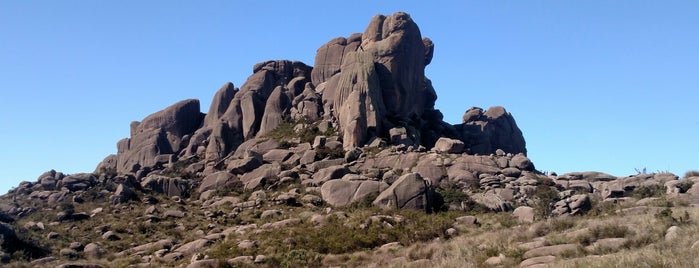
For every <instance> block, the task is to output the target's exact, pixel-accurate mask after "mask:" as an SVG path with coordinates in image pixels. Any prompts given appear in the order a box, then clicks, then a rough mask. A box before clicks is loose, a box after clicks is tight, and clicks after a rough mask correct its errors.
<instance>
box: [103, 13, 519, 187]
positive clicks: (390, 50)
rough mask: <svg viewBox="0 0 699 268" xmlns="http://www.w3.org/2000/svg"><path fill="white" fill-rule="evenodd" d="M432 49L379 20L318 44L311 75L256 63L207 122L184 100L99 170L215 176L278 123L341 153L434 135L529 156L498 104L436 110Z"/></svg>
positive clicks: (397, 20) (300, 68)
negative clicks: (301, 129) (324, 133)
mask: <svg viewBox="0 0 699 268" xmlns="http://www.w3.org/2000/svg"><path fill="white" fill-rule="evenodd" d="M434 47H435V46H434V43H433V42H432V41H431V40H430V39H429V38H426V37H423V36H422V35H421V33H420V29H419V28H418V26H417V24H416V23H415V22H414V21H413V20H412V18H411V17H410V15H408V14H406V13H402V12H398V13H395V14H392V15H389V16H383V15H377V16H375V17H373V18H372V19H371V21H370V22H369V25H368V26H367V28H366V29H365V31H364V32H363V33H356V34H352V35H350V36H349V37H347V38H344V37H338V38H334V39H332V40H330V41H329V42H328V43H326V44H324V45H322V46H321V47H320V48H319V49H318V51H317V54H316V58H315V68H313V67H310V66H307V65H305V64H304V63H301V62H297V61H288V60H273V61H265V62H261V63H258V64H256V65H255V66H254V67H253V73H252V75H251V76H250V77H249V78H248V79H247V81H246V82H245V83H244V84H243V86H242V87H241V88H240V89H238V88H236V87H235V86H234V85H233V84H232V83H226V84H224V85H223V86H222V87H221V89H219V90H218V91H217V92H216V94H215V95H214V98H213V100H212V102H211V105H210V108H209V111H208V113H207V114H205V115H203V114H202V113H200V112H199V103H198V101H196V100H186V101H182V102H179V103H177V104H174V105H173V106H171V107H168V108H166V109H165V110H163V111H160V112H158V113H155V114H153V115H150V116H148V117H146V118H145V119H144V120H143V122H141V123H139V122H134V123H132V126H131V137H130V138H128V139H124V140H122V141H120V142H119V143H118V146H117V147H118V152H117V155H116V156H110V157H108V158H106V159H105V160H104V161H103V163H101V164H100V166H99V167H98V169H102V170H105V169H114V170H115V171H116V172H118V173H122V174H126V173H131V174H136V173H138V172H139V171H141V173H143V174H141V177H144V176H145V175H146V174H147V173H148V172H150V171H152V170H157V169H162V168H163V166H164V165H165V164H168V163H172V162H174V161H176V160H177V158H178V157H180V158H183V157H184V158H186V157H191V156H200V157H201V158H203V159H205V163H206V165H207V166H209V168H208V169H207V170H208V172H215V168H220V164H221V162H222V161H223V160H224V159H225V158H227V157H229V155H230V154H231V153H232V152H234V151H236V149H237V147H238V146H240V145H241V144H242V143H243V142H245V141H247V140H251V139H254V138H262V137H265V135H267V134H268V133H270V132H271V131H273V130H274V129H275V128H276V127H277V126H279V125H280V124H282V123H305V124H309V123H316V122H319V120H322V121H323V122H325V124H326V125H330V126H332V127H333V128H334V129H336V130H337V131H339V132H340V139H339V140H338V141H339V142H341V143H342V147H343V148H344V149H345V150H351V149H352V148H356V147H362V146H364V145H366V144H368V142H369V141H372V140H377V139H378V140H386V141H388V142H389V143H390V144H392V145H404V146H406V147H410V146H412V147H413V148H418V147H419V146H424V147H426V148H432V147H433V146H434V145H435V143H436V142H437V140H438V139H439V138H450V139H456V140H460V141H461V142H463V144H464V148H463V150H464V151H465V152H467V153H471V154H481V155H487V154H492V153H495V151H496V150H497V149H500V150H503V151H504V152H506V153H513V154H516V153H525V154H526V147H525V142H524V138H523V136H522V132H521V131H520V130H519V128H518V127H517V124H516V123H515V121H514V118H513V117H512V115H511V114H509V113H508V112H506V111H505V109H504V108H502V107H492V108H490V109H488V110H487V111H483V110H482V109H480V108H471V109H469V110H468V111H467V112H466V114H465V115H464V120H463V123H462V124H459V125H455V126H452V125H450V124H448V123H445V122H444V121H442V118H443V117H442V114H441V112H439V110H436V109H435V108H434V104H435V100H436V99H437V95H436V92H435V89H434V88H433V87H432V83H431V82H430V80H429V79H428V78H427V77H425V67H426V66H427V65H428V64H429V63H430V62H431V61H432V57H433V55H434ZM460 148H461V147H457V148H456V149H458V150H459V151H461V149H460ZM453 150H454V149H452V151H450V152H454V151H453Z"/></svg>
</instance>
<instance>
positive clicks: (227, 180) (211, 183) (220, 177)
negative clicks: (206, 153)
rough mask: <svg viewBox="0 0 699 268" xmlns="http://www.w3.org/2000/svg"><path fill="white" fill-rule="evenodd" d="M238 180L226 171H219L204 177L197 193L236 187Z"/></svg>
mask: <svg viewBox="0 0 699 268" xmlns="http://www.w3.org/2000/svg"><path fill="white" fill-rule="evenodd" d="M239 181H240V180H238V178H237V177H236V176H235V175H233V174H231V173H229V172H228V171H219V172H216V173H213V174H211V175H209V176H206V177H204V179H202V180H201V183H200V184H199V187H198V188H197V193H203V192H205V191H208V190H220V189H224V188H227V187H231V186H234V185H236V183H237V182H239Z"/></svg>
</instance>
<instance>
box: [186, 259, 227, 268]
mask: <svg viewBox="0 0 699 268" xmlns="http://www.w3.org/2000/svg"><path fill="white" fill-rule="evenodd" d="M218 267H219V265H218V260H216V259H205V260H196V261H193V262H191V263H190V264H189V265H187V268H218Z"/></svg>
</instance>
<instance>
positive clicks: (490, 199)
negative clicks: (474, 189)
mask: <svg viewBox="0 0 699 268" xmlns="http://www.w3.org/2000/svg"><path fill="white" fill-rule="evenodd" d="M471 199H473V201H474V202H476V203H478V204H481V205H483V206H485V207H487V208H489V209H490V210H492V211H496V212H498V211H510V210H512V204H511V203H510V202H507V201H505V200H504V199H503V198H502V197H500V196H499V195H496V194H494V193H475V194H473V195H471Z"/></svg>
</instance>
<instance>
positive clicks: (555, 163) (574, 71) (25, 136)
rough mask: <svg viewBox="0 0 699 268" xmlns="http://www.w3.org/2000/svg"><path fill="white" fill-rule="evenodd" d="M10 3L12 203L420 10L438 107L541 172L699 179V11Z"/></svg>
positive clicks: (6, 162)
mask: <svg viewBox="0 0 699 268" xmlns="http://www.w3.org/2000/svg"><path fill="white" fill-rule="evenodd" d="M405 2H408V1H367V0H355V1H351V2H334V1H332V2H329V1H301V2H299V1H272V2H270V1H1V2H0V100H1V101H2V105H0V126H2V131H1V132H0V133H1V134H0V135H1V136H0V148H1V149H0V192H2V193H4V192H6V191H7V190H8V189H10V188H11V187H14V186H16V185H17V184H18V183H19V182H20V181H22V180H28V181H34V180H36V178H37V176H38V175H40V174H41V173H42V172H44V171H46V170H49V169H56V170H57V171H63V172H64V173H77V172H91V171H93V170H94V168H95V166H96V165H97V164H98V163H99V162H100V161H101V160H102V159H103V158H104V157H105V156H107V155H108V154H111V153H115V152H116V142H117V141H118V140H120V139H122V138H124V137H127V136H128V135H129V123H130V122H131V121H134V120H141V119H143V118H144V117H145V116H147V115H149V114H151V113H153V112H156V111H158V110H160V109H162V108H165V107H167V106H168V105H170V104H172V103H175V102H177V101H179V100H182V99H186V98H197V99H200V100H201V102H202V111H206V110H208V105H209V102H210V101H211V98H212V97H213V95H214V93H215V91H216V90H217V89H218V88H219V87H220V86H221V85H223V84H224V83H225V82H227V81H231V82H233V83H234V84H235V85H236V86H240V85H242V83H243V82H244V81H245V79H246V78H247V76H249V75H250V74H251V73H252V66H253V64H255V63H257V62H261V61H265V60H268V59H293V60H301V61H303V62H305V63H307V64H309V65H312V64H313V59H314V56H315V51H316V49H317V48H318V47H319V46H320V45H322V44H324V43H325V42H327V41H328V40H330V39H331V38H333V37H337V36H348V35H350V34H351V33H355V32H363V31H364V29H365V27H366V25H367V24H368V22H369V20H370V18H371V17H372V16H373V15H375V14H379V13H381V14H390V13H393V12H395V11H406V12H408V13H410V14H411V15H412V17H413V19H414V20H415V21H416V22H417V23H418V25H419V26H420V29H421V32H422V34H423V36H427V37H430V38H431V39H432V40H433V41H434V43H435V56H434V59H433V60H432V63H431V64H430V65H429V66H428V67H427V69H426V74H427V76H428V77H429V78H430V79H431V80H432V82H433V85H434V87H435V88H436V90H437V94H438V100H437V108H438V109H440V110H441V111H442V112H443V113H444V115H445V120H447V121H448V122H450V123H460V120H461V116H462V115H463V112H464V111H465V110H467V109H468V108H469V107H471V106H479V107H483V108H487V107H489V106H493V105H502V106H504V107H506V109H507V110H508V111H509V112H511V113H512V114H513V115H514V117H515V119H516V120H517V123H518V125H519V127H520V128H521V129H522V131H523V133H524V136H525V139H526V141H527V149H528V151H529V156H530V158H532V160H533V161H534V163H535V165H536V166H537V168H538V169H540V170H542V171H556V172H558V173H559V174H560V173H564V172H571V171H586V170H597V171H604V172H608V173H611V174H613V175H617V176H625V175H630V174H634V173H635V169H643V168H646V169H647V170H648V171H670V172H674V173H676V174H678V175H680V176H681V175H682V174H683V173H684V172H685V171H687V170H696V169H699V160H697V159H698V158H697V152H699V142H697V137H698V136H699V135H698V134H699V116H698V115H699V113H698V112H697V107H698V106H697V103H699V93H698V92H699V90H698V89H699V74H697V73H699V53H698V52H697V48H699V27H697V25H699V2H696V1H439V2H437V3H433V2H432V3H431V2H427V1H422V2H419V3H417V2H418V1H411V3H405Z"/></svg>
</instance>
